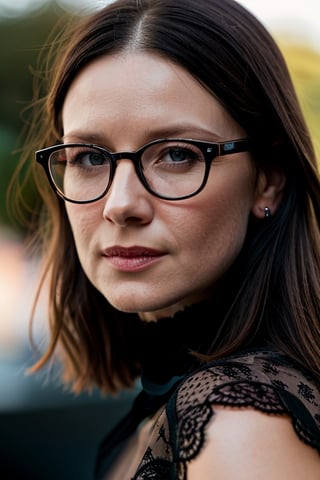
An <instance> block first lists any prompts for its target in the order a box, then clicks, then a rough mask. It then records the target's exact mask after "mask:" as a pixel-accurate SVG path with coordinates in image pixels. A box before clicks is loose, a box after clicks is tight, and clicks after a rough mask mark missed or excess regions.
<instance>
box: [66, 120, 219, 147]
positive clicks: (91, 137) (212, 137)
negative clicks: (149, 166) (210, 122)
mask: <svg viewBox="0 0 320 480" xmlns="http://www.w3.org/2000/svg"><path fill="white" fill-rule="evenodd" d="M143 136H144V138H145V143H147V142H148V141H152V140H157V139H160V138H193V137H196V138H197V139H199V140H200V138H198V137H202V138H201V139H202V140H208V141H212V142H215V141H216V142H219V141H222V140H224V139H223V138H222V137H221V136H220V135H219V134H218V133H216V132H214V131H213V130H209V129H208V130H207V129H204V128H199V127H197V126H195V125H190V124H180V125H175V126H172V127H165V128H160V129H154V130H151V129H147V130H146V129H145V130H143ZM66 139H68V141H70V139H72V140H75V141H80V142H85V143H93V144H98V145H108V144H109V143H110V141H111V138H109V137H108V135H107V133H102V132H101V133H99V132H88V131H81V130H75V131H71V132H69V133H68V135H64V136H63V137H62V140H63V141H65V140H66Z"/></svg>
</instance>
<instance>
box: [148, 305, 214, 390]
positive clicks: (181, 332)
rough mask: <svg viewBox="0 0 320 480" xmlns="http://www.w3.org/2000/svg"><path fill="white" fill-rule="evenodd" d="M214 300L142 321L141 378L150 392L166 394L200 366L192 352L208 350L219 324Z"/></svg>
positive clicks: (205, 351)
mask: <svg viewBox="0 0 320 480" xmlns="http://www.w3.org/2000/svg"><path fill="white" fill-rule="evenodd" d="M213 311H214V310H213V308H212V303H211V302H210V301H206V302H202V303H199V304H196V305H192V306H190V307H186V308H185V310H183V311H180V312H177V313H176V314H175V315H174V316H173V317H170V318H161V319H159V320H157V321H155V322H142V325H141V335H140V342H139V350H140V355H141V381H142V385H143V387H144V389H145V390H147V391H149V392H148V393H151V392H152V393H154V394H160V395H162V394H163V393H165V391H166V390H168V389H170V388H171V387H172V385H173V384H174V383H175V382H176V381H178V380H179V379H180V378H181V377H183V376H184V375H186V374H187V373H188V372H190V371H191V370H193V369H194V368H196V367H197V366H199V364H200V363H199V360H198V359H197V358H196V357H195V356H194V355H193V354H192V352H201V353H207V352H208V350H209V348H210V345H211V343H212V342H213V340H214V338H215V336H216V332H217V329H218V327H219V325H218V323H219V322H217V321H215V316H214V314H213Z"/></svg>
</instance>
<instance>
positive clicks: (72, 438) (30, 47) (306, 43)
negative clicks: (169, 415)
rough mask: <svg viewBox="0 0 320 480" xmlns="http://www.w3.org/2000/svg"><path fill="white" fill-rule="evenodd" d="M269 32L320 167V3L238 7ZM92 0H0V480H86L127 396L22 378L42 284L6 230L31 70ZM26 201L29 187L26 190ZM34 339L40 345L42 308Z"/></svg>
mask: <svg viewBox="0 0 320 480" xmlns="http://www.w3.org/2000/svg"><path fill="white" fill-rule="evenodd" d="M239 2H240V3H242V4H243V5H245V6H246V7H247V8H248V9H249V10H251V11H253V13H255V14H256V15H257V16H258V18H260V20H261V21H262V22H263V23H264V24H265V25H266V26H267V28H269V30H270V31H271V32H272V33H273V35H274V36H275V38H276V40H277V41H278V43H279V45H280V47H281V49H282V51H283V53H284V55H285V57H286V59H287V62H288V65H289V69H290V71H291V74H292V77H293V81H294V83H295V86H296V89H297V93H298V96H299V98H300V100H301V104H302V108H303V110H304V113H305V115H306V118H307V122H308V125H309V128H310V132H311V135H312V137H313V140H314V143H315V147H316V152H317V156H318V158H319V160H320V2H319V0H304V1H303V2H301V0H282V1H281V2H280V1H278V0H268V1H267V2H266V1H265V0H239ZM106 3H107V1H106V0H105V1H103V0H100V1H99V0H97V1H90V0H56V1H50V0H14V1H13V0H0V479H1V480H19V479H20V478H21V479H22V478H23V479H24V480H29V479H30V480H31V479H32V480H37V479H39V480H40V479H41V480H58V479H59V480H64V479H68V480H73V479H77V480H81V479H86V480H88V479H90V478H91V471H92V468H93V463H94V455H95V450H96V447H97V444H98V442H99V441H100V439H101V437H102V435H103V434H104V433H105V432H107V431H108V430H109V429H110V428H111V427H112V425H114V423H115V422H116V420H117V418H118V417H119V416H120V415H121V414H122V413H123V412H124V411H125V409H126V408H127V406H128V404H129V403H130V402H131V400H132V394H131V393H130V392H128V393H126V392H125V393H124V394H123V395H121V396H120V397H119V398H116V399H114V398H109V397H107V398H103V397H102V396H101V395H100V394H99V392H94V393H93V394H92V395H81V396H80V397H75V396H73V395H72V394H71V393H69V392H66V391H65V390H64V389H63V388H62V386H61V385H60V383H59V380H58V378H59V372H58V370H57V369H55V368H53V370H52V373H49V371H48V370H44V371H43V372H42V373H41V374H39V375H36V376H29V375H27V374H26V370H27V368H28V367H29V366H30V365H31V364H32V361H33V359H34V358H35V353H34V352H33V350H32V349H31V347H30V343H29V339H28V323H29V314H30V309H31V305H32V300H33V296H34V293H35V286H36V282H37V279H38V276H39V267H38V261H37V258H34V257H30V255H29V254H28V253H27V252H26V249H25V246H24V245H25V237H26V231H25V228H24V227H22V226H20V225H17V224H16V223H15V222H13V220H12V218H10V215H9V210H10V209H9V206H8V204H7V203H6V191H7V187H8V184H9V181H10V179H11V177H12V175H13V171H14V169H15V167H16V165H17V162H18V160H19V155H20V149H21V145H22V144H23V134H22V129H23V125H24V122H25V121H26V118H27V116H26V109H27V108H28V105H29V104H30V101H31V99H32V95H33V93H32V85H33V72H34V71H35V70H36V69H37V58H38V56H39V53H40V50H41V48H42V46H43V44H44V43H45V42H46V39H47V38H48V35H49V33H50V32H51V30H52V28H53V27H55V26H56V25H57V24H58V22H60V23H59V24H60V25H63V23H64V22H68V21H69V19H70V18H71V17H72V18H76V17H77V16H81V15H83V14H86V13H88V12H90V11H92V10H94V9H96V8H99V7H101V6H103V5H105V4H106ZM30 197H31V202H32V189H30ZM34 335H35V340H36V342H37V343H38V344H39V345H40V348H41V345H43V344H45V341H46V309H45V306H44V303H43V306H42V308H40V309H39V311H38V312H37V315H36V322H35V330H34Z"/></svg>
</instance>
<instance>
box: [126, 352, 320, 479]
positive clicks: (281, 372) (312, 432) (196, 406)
mask: <svg viewBox="0 0 320 480" xmlns="http://www.w3.org/2000/svg"><path fill="white" fill-rule="evenodd" d="M214 405H224V406H231V407H232V406H236V407H252V408H255V409H257V410H260V411H262V412H265V413H272V414H278V415H282V414H286V415H289V416H290V417H291V418H292V423H293V426H294V429H295V431H296V432H297V434H298V436H299V438H300V439H301V440H303V441H304V442H305V443H307V444H308V445H311V446H312V447H314V448H316V449H318V451H319V452H320V392H319V390H318V389H317V388H316V386H315V384H314V383H313V382H312V380H311V379H310V378H308V377H307V376H304V375H303V374H302V373H301V372H300V371H299V370H297V369H296V368H294V367H293V366H292V365H290V364H289V363H288V362H287V361H286V359H285V358H283V357H281V356H279V355H276V354H275V353H270V352H261V351H259V352H252V353H247V354H243V355H238V356H235V357H232V358H231V357H230V358H228V359H225V360H223V361H221V362H215V363H212V364H210V365H207V366H206V367H203V368H201V369H199V370H198V371H197V372H195V373H193V374H191V375H190V376H188V377H187V378H185V379H184V380H183V381H182V382H181V383H180V385H179V386H178V388H177V390H176V392H175V393H174V395H173V396H172V397H171V398H170V399H169V401H168V403H167V405H166V407H165V409H163V411H162V412H161V414H160V415H159V417H158V419H157V421H156V424H155V428H154V431H153V436H152V438H151V441H150V444H149V447H148V448H147V450H146V453H145V455H144V457H143V459H142V461H141V463H140V466H139V468H138V471H137V473H136V475H135V476H134V479H133V480H145V479H148V480H150V479H154V480H169V479H172V480H173V479H175V480H185V479H186V478H187V465H188V462H189V461H190V460H192V459H193V458H195V457H196V456H197V455H198V454H199V452H200V451H201V449H202V447H203V445H204V442H205V437H206V427H207V425H208V423H209V422H210V420H211V419H212V417H213V416H214Z"/></svg>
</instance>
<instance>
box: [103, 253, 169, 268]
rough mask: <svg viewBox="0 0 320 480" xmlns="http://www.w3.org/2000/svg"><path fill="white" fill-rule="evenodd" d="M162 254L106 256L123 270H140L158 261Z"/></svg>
mask: <svg viewBox="0 0 320 480" xmlns="http://www.w3.org/2000/svg"><path fill="white" fill-rule="evenodd" d="M161 257H162V255H159V256H154V257H149V256H143V257H119V256H114V257H112V256H110V257H109V256H106V259H107V260H108V262H109V263H110V264H111V265H112V266H113V267H115V268H116V269H117V270H119V271H121V272H140V271H142V270H144V269H146V268H148V267H150V266H151V265H154V264H155V263H157V262H158V261H159V260H160V258H161Z"/></svg>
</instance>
